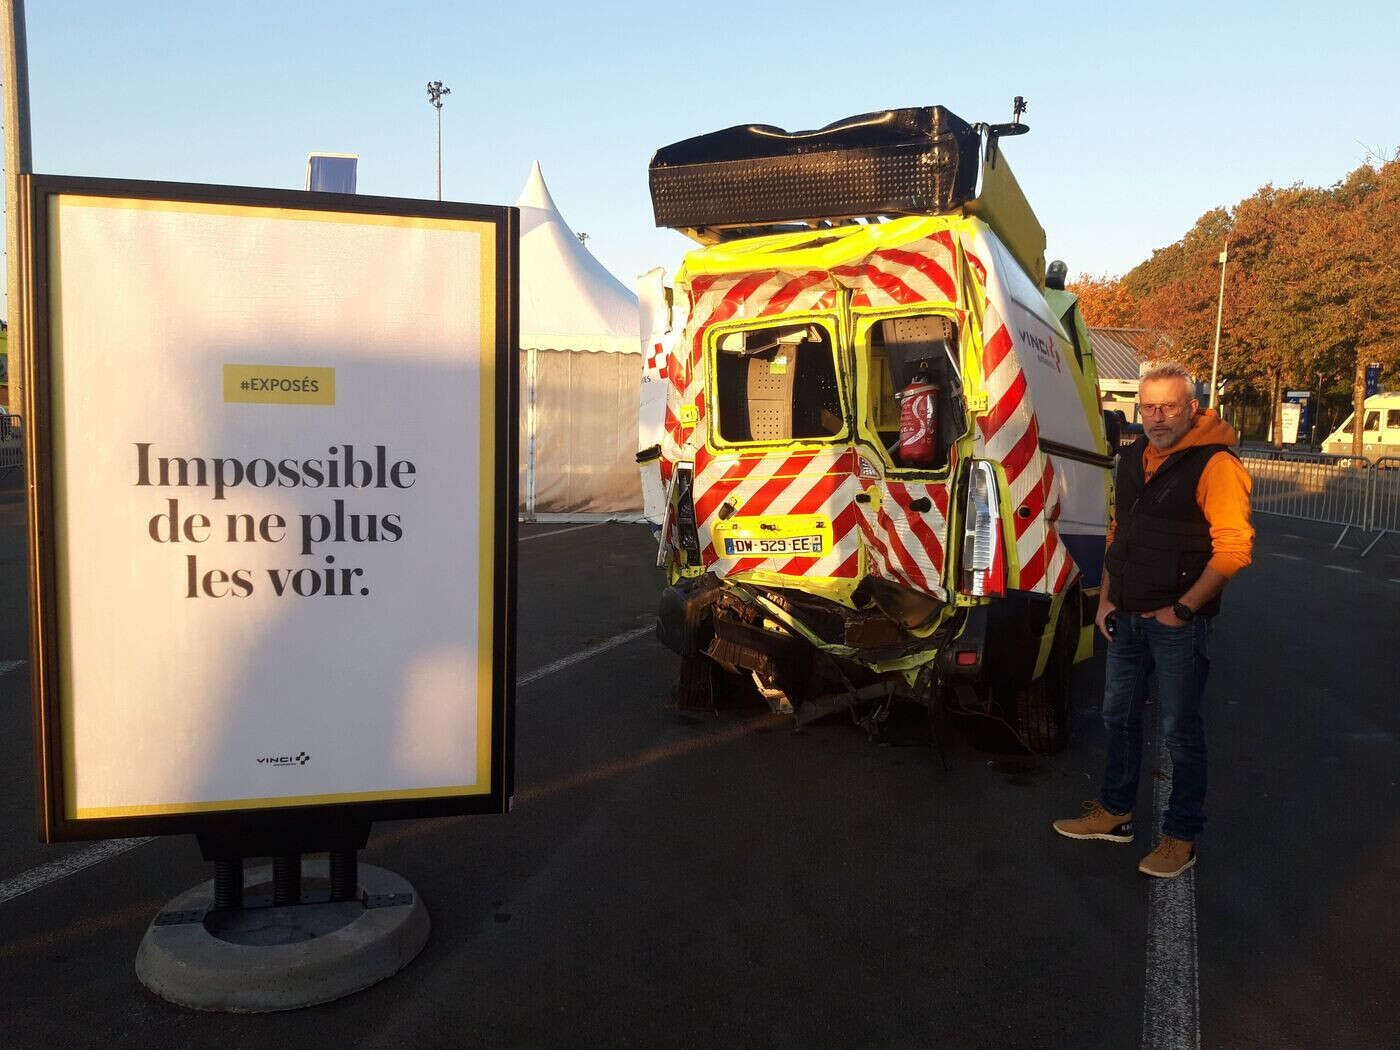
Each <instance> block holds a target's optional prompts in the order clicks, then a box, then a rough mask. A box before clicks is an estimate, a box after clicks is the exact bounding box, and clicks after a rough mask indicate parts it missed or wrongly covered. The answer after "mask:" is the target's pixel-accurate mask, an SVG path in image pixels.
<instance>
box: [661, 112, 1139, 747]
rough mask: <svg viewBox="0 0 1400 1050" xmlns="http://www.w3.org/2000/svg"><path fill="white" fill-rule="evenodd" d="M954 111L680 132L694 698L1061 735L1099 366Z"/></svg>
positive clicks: (665, 402)
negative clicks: (941, 717)
mask: <svg viewBox="0 0 1400 1050" xmlns="http://www.w3.org/2000/svg"><path fill="white" fill-rule="evenodd" d="M1023 108H1024V107H1023V104H1022V103H1021V100H1020V99H1017V106H1016V114H1015V119H1014V120H1013V121H1012V123H1010V124H1000V125H987V124H969V123H967V122H965V121H963V120H961V119H960V118H958V117H957V116H955V115H954V114H952V113H951V112H949V111H948V110H947V109H944V108H943V107H939V106H934V107H926V108H916V109H896V110H888V111H885V112H880V113H871V114H865V115H862V116H858V117H852V118H849V119H846V120H841V121H838V122H836V123H833V124H830V125H828V126H826V127H824V128H821V129H820V130H816V131H802V132H786V131H783V130H781V129H778V128H774V127H769V126H764V125H747V126H740V127H734V128H729V129H727V130H724V131H718V132H715V133H713V134H706V135H700V136H698V137H695V138H690V139H686V140H684V141H681V142H677V143H675V144H673V145H670V146H666V147H664V148H662V149H660V150H658V151H657V152H656V154H655V156H654V157H653V159H652V162H651V165H650V185H651V195H652V202H653V207H654V211H655V217H656V223H657V225H658V226H661V227H669V228H673V229H676V230H679V231H681V232H682V233H684V234H686V235H687V236H689V237H690V238H691V239H693V240H694V241H696V242H698V244H699V245H700V247H698V248H697V249H696V250H694V251H692V252H690V253H689V254H688V255H687V256H686V257H685V260H684V263H683V265H682V266H681V268H680V270H679V272H677V273H676V274H675V275H674V278H673V280H672V282H671V283H670V284H669V285H667V284H666V282H665V281H664V278H663V275H662V273H661V271H660V270H656V271H653V272H652V274H649V275H648V276H647V278H644V281H643V287H642V306H643V310H642V313H643V333H642V335H643V347H642V349H643V354H644V378H643V384H642V405H643V407H642V422H641V430H642V446H643V447H642V451H640V452H639V453H638V455H637V459H638V462H639V463H640V464H641V469H642V476H643V489H644V492H645V494H646V497H647V503H648V508H647V510H648V516H649V518H650V519H651V520H652V522H653V524H654V527H655V528H656V532H657V538H658V548H659V549H658V559H657V564H658V565H659V566H662V567H664V569H665V570H666V575H667V580H668V583H669V586H667V587H666V589H665V590H664V592H663V593H662V595H661V598H660V609H659V613H658V624H657V632H658V635H659V637H660V638H661V640H662V641H663V642H664V643H665V644H666V645H667V646H669V647H670V648H671V649H673V650H675V651H676V652H677V653H679V654H680V656H681V666H680V680H679V682H678V683H677V686H676V698H677V701H678V703H680V704H681V705H682V706H686V707H701V708H713V707H721V706H725V705H726V703H731V702H735V701H738V700H739V699H741V698H743V697H744V696H746V695H747V696H748V697H752V696H753V694H754V693H755V692H756V693H757V694H758V696H761V697H762V698H763V699H765V700H766V701H767V702H768V703H769V704H770V705H771V706H772V707H773V709H774V710H778V711H782V712H790V713H791V714H792V715H793V716H794V718H795V720H796V721H797V722H798V723H799V724H800V723H803V722H807V721H811V720H813V719H816V718H820V717H823V716H825V715H830V714H835V713H838V712H840V711H845V710H849V711H851V712H852V714H853V715H854V716H855V717H856V719H857V721H860V722H862V723H863V724H865V725H866V726H867V728H870V729H872V731H873V727H876V726H878V725H879V724H880V722H881V721H882V720H883V719H884V718H885V717H886V716H887V715H888V713H889V710H890V706H891V705H892V704H895V703H906V702H912V703H916V704H921V705H924V706H926V707H928V708H929V710H930V712H931V714H937V713H939V712H941V711H944V710H949V709H951V710H955V711H962V712H970V713H975V714H980V715H986V716H988V717H990V718H992V719H994V720H996V721H998V722H999V723H1004V724H1005V726H1007V727H1009V729H1010V730H1011V731H1012V732H1013V733H1014V735H1015V737H1016V739H1018V740H1019V741H1020V743H1021V744H1022V745H1023V746H1024V747H1026V748H1028V749H1030V750H1033V751H1036V752H1050V751H1055V750H1058V749H1060V748H1062V747H1064V746H1065V744H1066V741H1067V733H1068V728H1069V697H1070V682H1071V674H1072V669H1073V665H1074V664H1075V663H1076V662H1077V661H1078V660H1082V659H1085V658H1087V657H1088V656H1089V655H1090V654H1091V652H1092V649H1093V613H1094V609H1095V606H1096V604H1097V600H1098V589H1099V582H1100V577H1101V575H1102V571H1103V548H1104V536H1105V531H1106V523H1107V517H1108V510H1109V505H1110V500H1111V498H1112V466H1113V459H1112V449H1111V447H1110V446H1109V444H1108V442H1107V440H1106V435H1105V429H1104V416H1103V411H1102V407H1101V404H1100V401H1099V395H1098V374H1097V370H1096V368H1095V364H1094V357H1093V352H1092V348H1091V346H1090V343H1089V339H1088V334H1087V331H1086V329H1085V326H1084V321H1083V319H1082V317H1081V316H1080V313H1079V310H1078V308H1077V306H1076V301H1075V297H1074V296H1073V295H1072V294H1069V293H1067V292H1065V291H1064V290H1063V274H1064V267H1063V264H1060V263H1055V264H1052V266H1051V267H1050V269H1049V272H1048V274H1047V268H1046V265H1045V233H1044V230H1043V229H1042V228H1041V226H1040V224H1039V222H1038V221H1037V219H1036V217H1035V215H1034V213H1033V212H1032V210H1031V208H1030V206H1029V204H1028V203H1027V201H1026V199H1025V197H1024V195H1023V193H1022V191H1021V189H1020V187H1019V185H1018V184H1017V181H1016V179H1015V177H1014V176H1013V175H1012V173H1011V170H1010V168H1009V167H1008V165H1007V162H1006V158H1005V156H1004V155H1003V149H1002V143H1003V140H1004V139H1005V138H1007V137H1008V136H1011V135H1015V134H1019V133H1020V132H1022V131H1024V130H1026V125H1025V124H1023V123H1021V122H1020V116H1021V111H1022V109H1023Z"/></svg>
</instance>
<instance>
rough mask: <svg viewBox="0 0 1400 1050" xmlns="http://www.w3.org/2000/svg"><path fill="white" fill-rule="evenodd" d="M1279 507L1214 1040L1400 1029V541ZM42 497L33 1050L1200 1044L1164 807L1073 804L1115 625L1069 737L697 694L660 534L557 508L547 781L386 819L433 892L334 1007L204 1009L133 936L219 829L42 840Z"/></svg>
mask: <svg viewBox="0 0 1400 1050" xmlns="http://www.w3.org/2000/svg"><path fill="white" fill-rule="evenodd" d="M1259 524H1260V526H1261V536H1260V542H1259V550H1258V552H1257V557H1256V564H1255V565H1254V566H1253V567H1251V568H1250V569H1249V570H1248V571H1247V572H1246V574H1244V575H1243V576H1241V577H1240V578H1239V579H1238V580H1237V581H1236V582H1235V583H1233V584H1232V585H1231V587H1230V589H1229V591H1228V593H1227V597H1226V607H1225V611H1224V614H1223V615H1222V616H1221V617H1220V618H1219V620H1218V622H1217V628H1218V629H1217V632H1216V636H1215V640H1214V652H1213V668H1212V678H1211V685H1210V691H1209V697H1208V702H1207V729H1208V733H1209V737H1210V745H1211V749H1212V750H1211V775H1212V783H1211V788H1210V796H1209V799H1208V811H1209V817H1210V823H1209V826H1208V829H1207V832H1206V836H1205V837H1204V838H1203V840H1202V842H1201V845H1200V863H1199V865H1198V867H1197V868H1196V869H1195V871H1194V873H1193V876H1192V878H1193V885H1194V905H1193V907H1194V911H1193V913H1192V916H1191V918H1192V921H1193V922H1194V927H1193V931H1192V932H1193V933H1194V935H1195V942H1196V948H1197V952H1196V954H1197V955H1198V967H1196V966H1193V967H1191V968H1189V973H1190V975H1191V976H1190V978H1189V980H1190V981H1193V982H1194V981H1196V980H1198V981H1199V1013H1198V1021H1199V1040H1200V1045H1203V1046H1212V1047H1244V1046H1270V1047H1316V1046H1333V1047H1349V1046H1357V1047H1361V1046H1367V1047H1370V1046H1394V1045H1400V1022H1398V1021H1397V1019H1396V1016H1395V1013H1394V1005H1393V1003H1392V1001H1391V1000H1392V999H1393V997H1394V993H1395V990H1396V989H1397V988H1400V964H1397V961H1396V956H1395V953H1394V948H1393V942H1394V940H1395V936H1396V932H1397V925H1398V924H1397V915H1400V909H1398V908H1397V907H1396V905H1395V903H1394V900H1395V889H1394V888H1395V886H1396V885H1397V882H1398V881H1400V791H1397V790H1396V781H1397V779H1400V774H1398V773H1397V765H1400V763H1397V758H1400V749H1397V740H1398V739H1400V738H1398V737H1397V730H1400V712H1398V711H1397V703H1396V700H1397V697H1400V644H1398V643H1397V639H1400V539H1396V538H1394V537H1392V538H1390V539H1387V540H1383V541H1382V543H1381V544H1380V545H1379V546H1378V547H1377V548H1376V549H1375V551H1373V552H1372V554H1371V556H1370V557H1368V558H1367V559H1365V560H1364V561H1363V560H1361V559H1360V558H1359V551H1358V550H1356V549H1355V537H1351V538H1350V540H1351V545H1350V546H1348V545H1344V546H1343V547H1342V548H1341V549H1339V550H1335V551H1334V550H1332V549H1331V547H1330V544H1331V542H1332V540H1333V539H1335V531H1336V530H1326V529H1321V528H1318V527H1312V526H1309V525H1307V524H1305V523H1299V522H1292V521H1284V520H1282V519H1268V518H1261V520H1260V522H1259ZM22 525H23V518H22V508H21V507H20V505H19V501H18V490H17V489H16V488H15V487H14V486H13V484H12V483H5V484H0V617H2V618H0V624H2V625H3V630H0V711H3V712H4V713H5V714H6V715H7V716H8V723H9V725H10V727H11V731H10V732H9V733H6V734H4V735H3V736H0V768H2V769H3V770H4V772H3V779H0V886H11V887H16V886H23V887H25V891H24V892H21V893H19V894H18V895H16V896H14V897H13V898H12V899H10V900H7V901H4V902H3V903H0V983H2V984H3V986H4V988H5V989H6V1005H7V1009H6V1020H5V1029H4V1030H5V1033H6V1039H7V1042H9V1043H10V1045H19V1046H40V1045H59V1046H88V1045H92V1046H97V1045H106V1046H127V1045H133V1046H134V1045H155V1046H174V1045H181V1046H184V1045H200V1046H212V1047H222V1046H229V1047H234V1046H252V1045H259V1046H269V1045H270V1046H283V1045H301V1046H306V1047H312V1046H324V1045H345V1046H396V1045H420V1046H475V1045H483V1046H568V1047H579V1046H606V1047H623V1046H646V1047H709V1046H744V1047H749V1046H752V1047H769V1046H773V1047H787V1046H793V1047H796V1046H807V1047H817V1046H820V1047H825V1046H862V1047H864V1046H890V1047H930V1046H956V1047H978V1046H988V1047H1133V1046H1140V1045H1166V1043H1165V1042H1164V1041H1163V1039H1164V1033H1163V1032H1160V1031H1156V1030H1147V1031H1145V1030H1144V1002H1145V997H1146V998H1150V997H1151V996H1152V995H1154V994H1165V995H1167V996H1168V997H1169V998H1170V997H1180V999H1181V1001H1185V999H1186V998H1187V997H1190V996H1193V995H1195V994H1196V989H1195V988H1194V987H1192V988H1187V987H1185V985H1186V983H1187V980H1188V979H1187V978H1184V977H1180V976H1179V975H1178V976H1174V977H1173V978H1172V979H1171V980H1166V981H1164V980H1163V978H1162V975H1161V973H1155V972H1151V971H1152V967H1151V966H1149V963H1148V942H1149V926H1150V924H1151V923H1152V921H1153V914H1154V913H1153V908H1152V906H1151V901H1150V893H1149V885H1148V880H1146V879H1144V878H1143V877H1141V876H1139V875H1138V874H1137V872H1136V865H1137V861H1138V859H1139V858H1140V857H1141V855H1142V854H1143V853H1145V852H1146V851H1147V849H1148V848H1149V843H1148V842H1147V841H1146V840H1145V837H1144V836H1143V835H1141V834H1140V835H1139V840H1138V842H1137V843H1135V844H1134V845H1132V846H1129V847H1116V846H1110V845H1107V844H1103V843H1076V842H1071V841H1069V840H1066V839H1063V838H1060V837H1059V836H1056V835H1054V834H1053V833H1051V831H1050V829H1049V822H1050V820H1051V819H1052V818H1054V817H1056V816H1062V815H1067V814H1072V813H1074V812H1076V811H1077V808H1078V804H1079V802H1080V800H1082V799H1085V798H1088V797H1090V796H1091V795H1092V794H1093V792H1094V788H1095V784H1096V780H1097V776H1098V773H1099V769H1100V765H1101V762H1102V757H1103V746H1102V739H1101V734H1100V731H1099V727H1098V721H1097V702H1098V696H1099V693H1100V690H1101V688H1102V659H1101V657H1096V658H1095V659H1094V660H1093V661H1091V662H1089V663H1087V664H1083V665H1081V666H1080V668H1079V673H1078V676H1077V679H1076V695H1075V719H1074V730H1075V733H1074V741H1073V743H1072V746H1071V748H1070V749H1069V750H1068V751H1067V752H1065V753H1063V754H1061V755H1057V756H1054V757H1051V758H1034V757H1029V756H1027V757H1017V756H1000V755H993V754H988V753H985V752H981V751H979V750H977V749H976V748H975V747H974V746H973V745H972V743H971V742H970V740H969V739H968V737H967V735H966V734H965V733H964V732H963V731H962V729H961V727H956V726H955V727H953V728H952V731H951V732H948V733H945V734H944V739H943V752H944V757H945V758H946V763H947V768H946V769H945V768H944V767H943V764H942V763H941V762H940V759H939V756H938V753H937V752H936V751H935V750H934V749H933V748H931V747H930V746H929V743H928V741H927V739H926V736H924V735H922V734H921V733H920V731H919V726H918V725H917V724H916V723H911V724H909V725H908V726H905V727H903V728H902V729H900V731H899V732H896V733H895V734H893V737H894V738H893V740H890V741H886V742H885V743H883V744H880V743H872V742H871V741H870V740H868V739H867V737H866V734H865V733H864V732H863V731H862V730H861V729H859V728H857V727H855V726H854V725H851V724H849V723H842V722H841V721H839V720H833V721H830V722H825V723H821V724H818V725H815V726H811V727H808V728H807V729H805V730H804V731H803V732H801V733H795V732H793V730H792V728H791V725H790V724H789V722H788V721H785V720H783V719H780V718H775V717H772V716H766V715H764V714H762V713H758V712H748V713H742V714H729V715H725V716H723V717H695V716H683V715H680V714H677V713H676V712H675V711H673V710H670V709H668V707H667V706H666V704H665V699H666V696H667V693H668V690H669V687H670V684H671V681H672V680H673V677H674V675H675V671H676V665H677V660H676V658H674V657H673V656H672V655H671V654H670V653H669V652H667V651H666V650H665V649H663V648H662V647H660V646H659V645H658V644H657V643H656V642H655V641H654V640H653V639H652V638H651V637H649V636H648V635H647V634H646V633H645V632H644V630H643V629H644V628H645V627H646V626H647V625H648V624H649V622H650V620H651V610H652V609H653V607H654V600H655V596H656V593H657V590H658V587H659V585H660V581H659V578H658V574H657V571H656V570H655V569H654V568H653V567H652V563H653V560H654V553H655V547H654V544H653V542H652V540H651V538H650V535H649V534H648V532H647V530H646V529H645V528H643V527H641V526H637V525H622V524H613V525H599V526H594V527H589V528H577V527H572V526H568V525H530V526H523V527H522V537H523V539H524V541H523V542H522V544H521V546H520V567H519V568H520V572H519V579H520V596H519V597H520V620H519V633H518V648H519V669H520V676H521V679H520V680H521V685H520V688H519V692H518V700H517V716H518V717H517V727H518V734H517V742H516V754H517V773H516V797H515V805H514V808H513V811H512V812H511V813H510V814H509V815H506V816H498V817H472V818H453V819H443V820H432V821H427V820H425V821H401V822H393V823H385V824H381V825H376V827H375V829H374V833H373V835H372V837H371V840H370V846H369V849H368V850H366V851H365V854H364V857H365V859H366V860H367V861H369V862H371V863H373V864H376V865H379V866H380V867H384V868H388V869H390V870H392V871H395V872H398V873H399V874H401V875H403V876H405V877H406V878H408V879H409V880H410V881H411V882H412V883H413V884H414V886H415V887H416V888H417V890H418V891H419V893H421V894H422V896H423V898H424V900H425V901H426V903H427V906H428V909H429V912H430V914H431V917H432V923H433V932H432V936H431V939H430V941H429V943H428V947H427V948H426V949H425V950H424V952H423V953H422V954H421V955H420V956H419V957H418V958H417V959H416V960H415V961H414V962H413V963H411V964H410V965H409V966H408V968H407V969H406V970H404V971H403V972H402V973H400V974H399V975H397V976H396V977H393V978H391V979H389V980H387V981H385V982H383V983H381V984H380V985H377V986H376V987H374V988H371V989H369V990H368V991H366V992H363V993H360V994H358V995H355V996H352V997H350V998H347V999H344V1000H342V1001H340V1002H337V1003H332V1004H328V1005H325V1006H321V1007H316V1008H313V1009H309V1010H302V1011H297V1012H293V1013H287V1014H277V1015H262V1016H228V1015H210V1014H200V1013H195V1012H191V1011H187V1010H182V1009H179V1008H177V1007H174V1006H171V1005H169V1004H167V1003H165V1002H163V1001H162V1000H160V999H158V998H156V997H154V996H152V995H151V994H150V993H148V992H147V991H146V990H145V989H144V988H143V987H142V986H141V985H140V984H139V982H138V981H137V980H136V977H135V975H134V973H133V960H134V957H135V954H136V949H137V945H138V944H139V942H140V939H141V936H142V934H143V932H144V930H145V928H146V925H147V924H148V923H149V922H150V920H151V918H152V917H153V916H154V915H155V914H156V913H157V912H159V911H160V910H161V908H162V907H163V905H164V904H165V902H166V901H168V900H170V899H171V898H173V897H175V896H176V895H178V894H179V893H181V892H183V891H184V890H186V889H188V888H190V887H191V886H193V885H195V884H196V883H198V882H200V881H202V880H204V879H207V878H208V877H210V868H209V866H208V865H206V864H204V863H203V862H202V861H201V860H200V858H199V854H198V851H197V849H196V848H195V845H194V841H193V839H192V838H190V837H174V838H166V839H156V840H153V841H150V842H146V843H143V844H140V845H137V846H134V847H133V848H130V849H126V850H125V851H123V852H119V853H113V854H112V855H110V856H107V857H106V858H105V859H102V860H100V861H98V862H96V863H93V864H91V865H90V866H87V867H84V868H82V869H81V870H75V871H73V872H72V873H71V874H67V875H65V876H63V877H60V878H52V877H50V878H44V877H43V876H42V872H43V871H45V870H48V871H49V872H50V873H52V872H53V871H54V869H53V868H52V867H49V868H48V869H45V865H50V866H51V865H53V864H54V862H55V861H56V860H61V859H63V858H69V859H70V861H72V863H74V864H76V863H77V862H79V861H81V860H83V859H85V858H87V857H90V856H91V854H89V853H86V852H84V851H90V850H91V849H92V846H90V845H84V844H77V845H64V846H44V845H41V844H39V843H37V842H36V837H35V831H34V816H33V772H32V766H33V763H32V744H31V742H30V735H31V728H30V726H31V718H30V697H29V688H30V686H29V665H28V659H29V654H28V648H27V627H26V625H25V623H24V610H25V602H26V598H25V594H24V579H25V561H24V544H23V531H22ZM580 654H585V655H582V656H580ZM1144 773H1145V775H1144V778H1143V797H1142V800H1141V804H1140V808H1139V812H1140V813H1148V812H1151V806H1152V785H1153V783H1154V776H1153V763H1152V762H1151V761H1150V760H1149V761H1148V762H1147V768H1146V769H1145V771H1144ZM1144 825H1145V822H1140V827H1142V826H1144ZM35 872H39V873H41V874H40V875H39V876H35V874H34V873H35ZM26 880H28V881H26ZM31 883H33V885H32V886H31ZM1156 932H1157V933H1158V934H1160V932H1161V931H1160V930H1159V931H1156ZM1159 943H1167V944H1174V943H1176V942H1174V941H1171V940H1167V941H1162V942H1159ZM1180 972H1181V973H1185V972H1187V970H1186V969H1183V970H1181V971H1180ZM1171 973H1172V974H1174V975H1177V974H1178V971H1177V970H1176V969H1172V970H1171ZM1197 974H1198V977H1197ZM1165 1035H1169V1036H1171V1037H1172V1038H1175V1037H1176V1036H1175V1035H1173V1034H1172V1033H1165ZM1187 1035H1188V1036H1189V1035H1190V1033H1187ZM1180 1045H1191V1044H1189V1043H1186V1044H1180Z"/></svg>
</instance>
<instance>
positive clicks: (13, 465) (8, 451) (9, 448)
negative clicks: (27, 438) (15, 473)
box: [0, 415, 24, 478]
mask: <svg viewBox="0 0 1400 1050" xmlns="http://www.w3.org/2000/svg"><path fill="white" fill-rule="evenodd" d="M22 462H24V421H23V420H22V419H20V417H19V416H11V415H0V478H3V477H4V476H5V475H6V474H8V473H9V472H10V471H12V470H18V469H19V465H20V464H21V463H22Z"/></svg>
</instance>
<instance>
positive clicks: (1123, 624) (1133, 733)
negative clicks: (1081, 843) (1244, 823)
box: [1099, 610, 1211, 842]
mask: <svg viewBox="0 0 1400 1050" xmlns="http://www.w3.org/2000/svg"><path fill="white" fill-rule="evenodd" d="M1117 617H1118V633H1117V635H1116V637H1115V638H1114V639H1113V641H1112V642H1110V643H1109V646H1108V664H1107V666H1106V668H1105V670H1104V691H1103V724H1104V728H1105V729H1106V730H1108V765H1107V768H1106V769H1105V770H1104V778H1103V790H1102V791H1101V792H1100V793H1099V801H1100V802H1102V803H1103V805H1104V808H1105V809H1107V810H1108V811H1109V812H1110V813H1127V812H1129V811H1130V810H1132V809H1135V808H1136V807H1137V795H1138V772H1139V767H1140V765H1141V762H1142V708H1143V701H1144V700H1146V699H1147V676H1148V675H1149V674H1151V673H1152V671H1153V670H1155V671H1156V672H1157V697H1158V700H1159V702H1160V703H1161V705H1162V732H1163V734H1164V735H1165V737H1166V743H1167V751H1168V753H1169V754H1170V755H1171V759H1172V770H1171V773H1172V794H1171V801H1170V802H1169V803H1168V805H1167V812H1166V815H1165V816H1164V818H1163V820H1162V832H1163V833H1164V834H1167V835H1170V836H1171V837H1172V838H1175V839H1185V840H1186V841H1187V842H1195V841H1196V839H1197V838H1198V837H1199V836H1200V834H1201V829H1202V828H1203V827H1204V826H1205V822H1206V818H1205V813H1204V812H1203V807H1204V805H1205V799H1206V732H1205V723H1204V721H1202V719H1201V698H1202V696H1203V695H1204V694H1205V690H1206V675H1207V674H1208V673H1209V671H1210V659H1209V656H1208V655H1207V645H1208V643H1209V641H1210V620H1211V618H1210V617H1209V616H1197V617H1195V618H1194V619H1192V620H1191V622H1190V623H1188V624H1186V626H1184V627H1168V626H1166V625H1165V624H1160V623H1158V622H1157V621H1156V620H1150V619H1145V618H1143V617H1141V616H1136V615H1134V614H1132V613H1126V612H1123V611H1122V610H1119V612H1118V614H1117Z"/></svg>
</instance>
